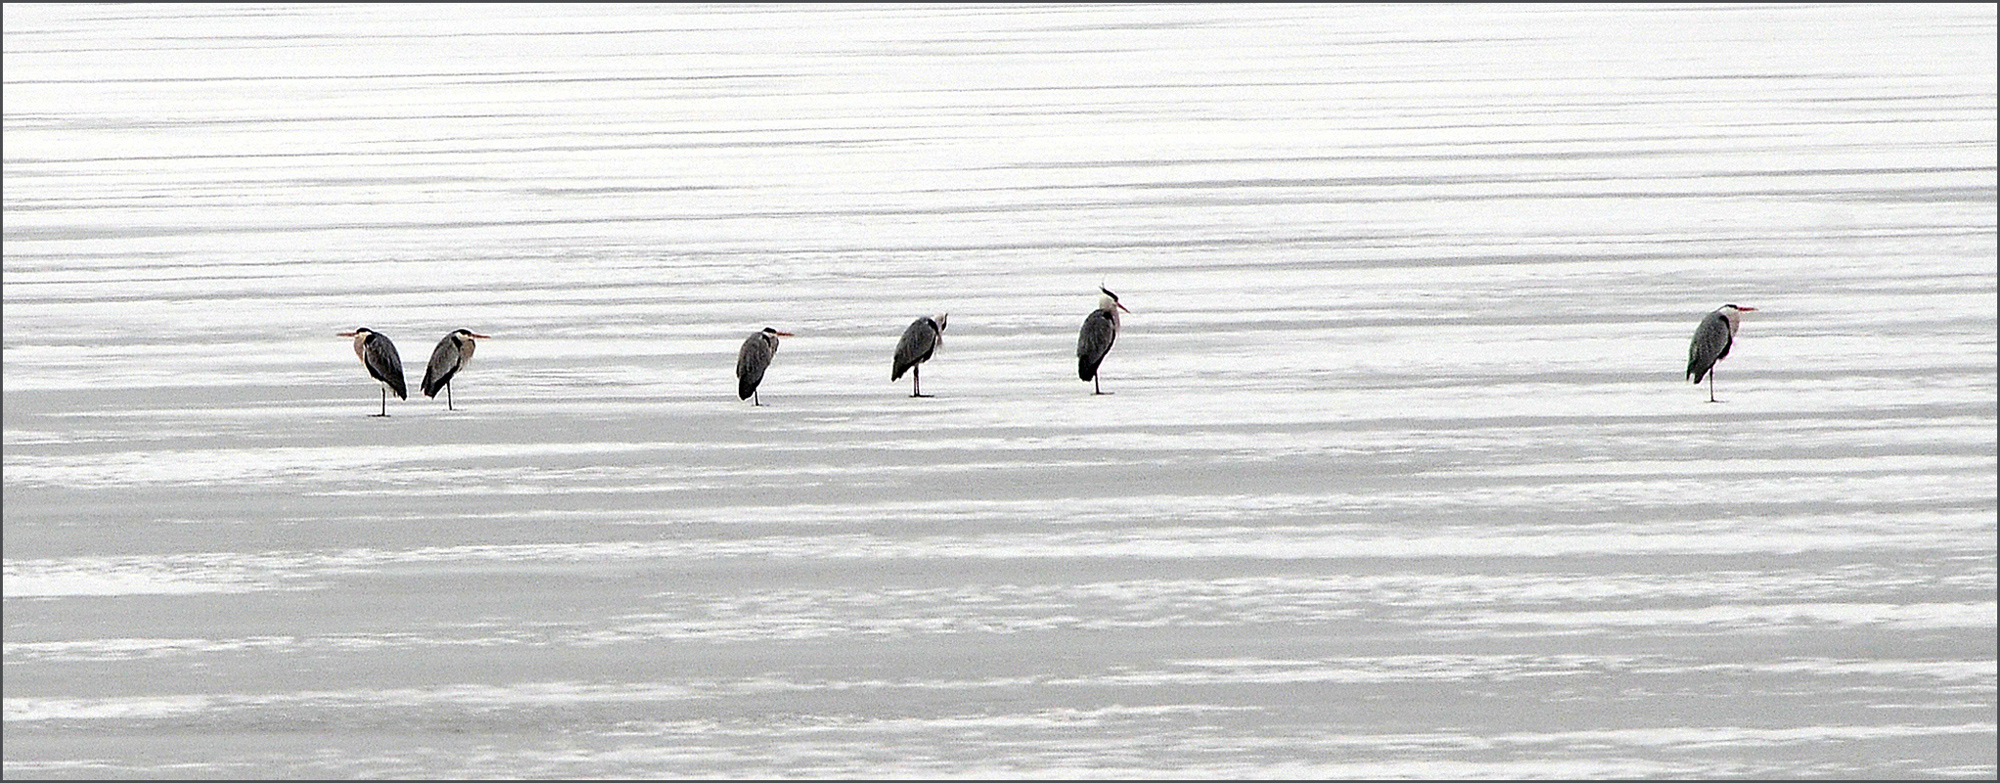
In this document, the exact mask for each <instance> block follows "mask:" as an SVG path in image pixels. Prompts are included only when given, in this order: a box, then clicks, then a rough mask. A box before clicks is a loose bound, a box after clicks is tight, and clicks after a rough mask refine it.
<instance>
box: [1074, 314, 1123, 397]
mask: <svg viewBox="0 0 2000 783" xmlns="http://www.w3.org/2000/svg"><path fill="white" fill-rule="evenodd" d="M1117 339H1118V323H1117V322H1116V321H1114V320H1112V315H1111V313H1110V312H1109V311H1106V310H1094V311H1092V312H1091V313H1090V315H1088V316H1086V317H1084V319H1083V329H1082V330H1080V331H1078V332H1077V335H1076V377H1078V378H1080V379H1083V380H1086V381H1087V380H1090V379H1092V378H1095V377H1097V365H1099V364H1103V363H1104V355H1105V354H1108V353H1110V352H1111V343H1112V341H1114V340H1117Z"/></svg>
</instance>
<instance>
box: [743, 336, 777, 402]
mask: <svg viewBox="0 0 2000 783" xmlns="http://www.w3.org/2000/svg"><path fill="white" fill-rule="evenodd" d="M772 353H773V351H772V350H771V346H770V345H769V344H768V343H766V342H764V336H763V335H762V334H753V335H750V338H749V339H747V340H744V341H743V349H742V350H740V351H737V352H736V398H737V399H739V400H747V399H750V395H751V394H752V393H754V392H756V391H757V384H760V383H763V382H764V368H766V367H770V366H771V354H772Z"/></svg>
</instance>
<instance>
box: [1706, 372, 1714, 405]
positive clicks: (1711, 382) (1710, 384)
mask: <svg viewBox="0 0 2000 783" xmlns="http://www.w3.org/2000/svg"><path fill="white" fill-rule="evenodd" d="M1708 401H1709V402H1715V368H1713V367H1711V368H1709V370H1708Z"/></svg>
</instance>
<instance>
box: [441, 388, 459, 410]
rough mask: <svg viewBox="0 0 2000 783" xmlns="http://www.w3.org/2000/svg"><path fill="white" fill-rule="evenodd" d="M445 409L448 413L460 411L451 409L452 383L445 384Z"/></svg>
mask: <svg viewBox="0 0 2000 783" xmlns="http://www.w3.org/2000/svg"><path fill="white" fill-rule="evenodd" d="M444 409H445V410H448V411H455V410H458V409H457V408H454V407H451V381H445V382H444Z"/></svg>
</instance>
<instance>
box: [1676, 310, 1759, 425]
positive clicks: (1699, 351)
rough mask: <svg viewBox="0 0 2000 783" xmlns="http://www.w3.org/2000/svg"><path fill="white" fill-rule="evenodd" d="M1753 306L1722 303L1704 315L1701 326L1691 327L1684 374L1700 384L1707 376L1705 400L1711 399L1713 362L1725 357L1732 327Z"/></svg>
mask: <svg viewBox="0 0 2000 783" xmlns="http://www.w3.org/2000/svg"><path fill="white" fill-rule="evenodd" d="M1756 309H1757V308H1755V307H1737V306H1736V305H1733V304H1726V305H1723V306H1721V307H1718V308H1715V312H1712V313H1709V314H1708V315H1706V316H1704V317H1703V318H1702V319H1701V325H1700V326H1697V327H1695V329H1694V340H1693V342H1690V343H1688V369H1687V377H1688V379H1689V380H1690V381H1693V382H1694V383H1701V379H1702V376H1707V377H1708V401H1709V402H1715V363H1716V362H1718V361H1721V360H1722V358H1723V357H1725V356H1728V355H1729V348H1730V346H1732V345H1735V344H1736V326H1737V324H1738V323H1740V322H1741V320H1742V314H1743V313H1748V312H1754V311H1756Z"/></svg>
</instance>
